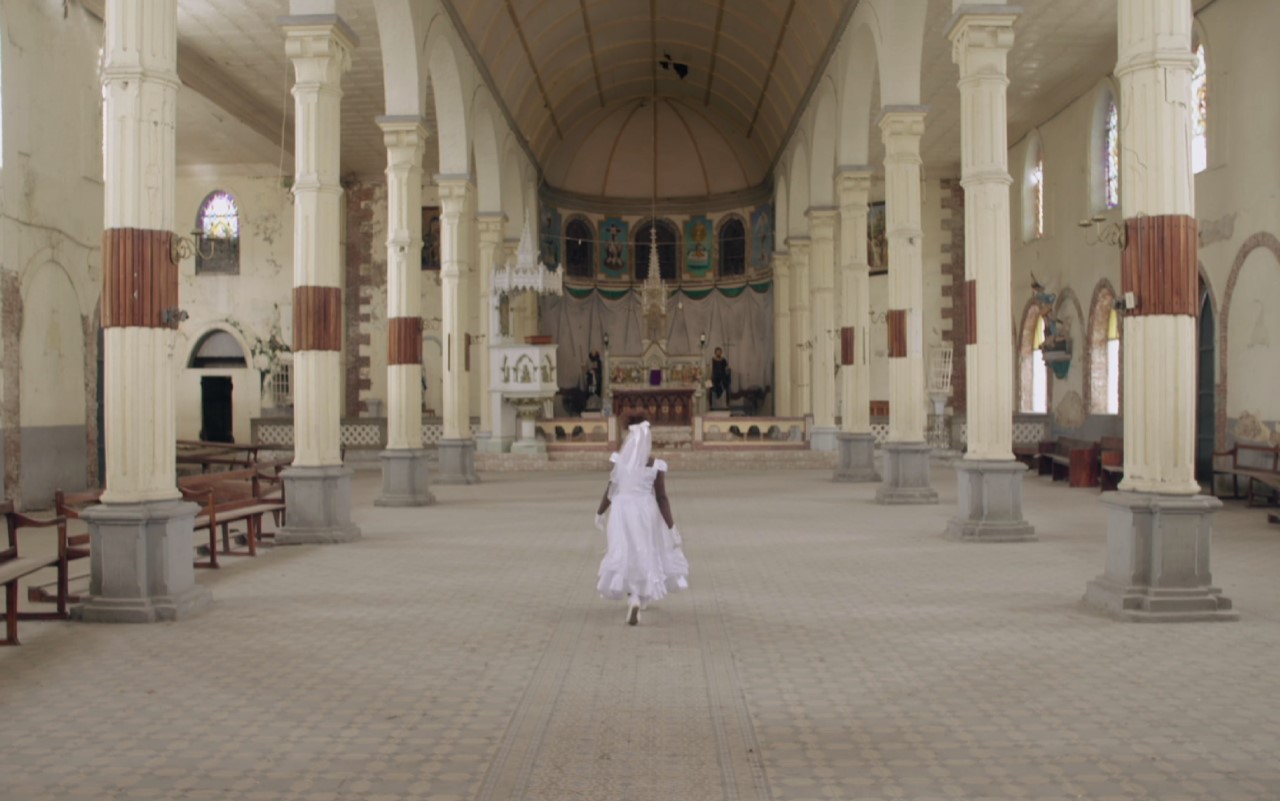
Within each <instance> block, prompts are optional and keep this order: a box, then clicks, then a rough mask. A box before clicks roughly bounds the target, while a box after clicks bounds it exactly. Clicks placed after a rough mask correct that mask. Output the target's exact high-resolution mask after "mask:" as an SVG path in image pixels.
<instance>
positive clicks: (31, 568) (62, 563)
mask: <svg viewBox="0 0 1280 801" xmlns="http://www.w3.org/2000/svg"><path fill="white" fill-rule="evenodd" d="M0 512H3V513H4V518H5V527H6V528H7V529H8V534H9V543H8V544H9V547H7V548H5V549H4V550H2V551H0V584H3V585H4V601H5V614H4V622H5V638H4V639H3V640H0V645H18V644H19V643H18V621H19V620H63V619H65V618H66V617H67V521H66V520H65V519H64V518H61V517H55V518H54V519H52V520H36V519H35V518H33V517H27V516H26V515H23V514H18V513H17V512H15V511H13V504H12V503H10V502H8V501H5V502H4V503H2V504H0ZM53 526H56V527H57V529H58V548H57V552H56V553H54V554H51V555H49V556H21V555H19V553H18V531H20V530H21V529H24V528H50V527H53ZM46 567H56V568H57V570H58V594H57V599H56V603H57V611H56V612H20V611H18V580H19V579H22V578H25V577H27V576H29V575H31V574H32V573H35V572H36V571H38V570H43V569H44V568H46Z"/></svg>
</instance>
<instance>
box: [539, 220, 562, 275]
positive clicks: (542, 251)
mask: <svg viewBox="0 0 1280 801" xmlns="http://www.w3.org/2000/svg"><path fill="white" fill-rule="evenodd" d="M538 237H539V240H538V241H539V243H540V244H539V247H538V253H539V255H540V256H541V258H542V263H543V264H545V265H546V266H548V267H551V268H552V269H555V268H557V267H559V266H560V210H559V209H557V208H555V207H553V206H543V207H542V215H541V218H540V220H539V231H538Z"/></svg>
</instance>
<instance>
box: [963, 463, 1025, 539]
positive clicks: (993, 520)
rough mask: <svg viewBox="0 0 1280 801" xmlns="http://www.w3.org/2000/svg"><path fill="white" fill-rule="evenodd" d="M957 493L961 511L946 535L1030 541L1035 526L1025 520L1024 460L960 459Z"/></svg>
mask: <svg viewBox="0 0 1280 801" xmlns="http://www.w3.org/2000/svg"><path fill="white" fill-rule="evenodd" d="M954 467H955V470H956V490H957V492H956V494H957V496H958V499H959V506H960V514H958V515H957V516H955V517H953V518H951V522H950V523H948V524H947V536H948V537H949V538H951V539H956V540H961V541H964V542H1028V541H1031V540H1035V539H1036V530H1035V528H1034V527H1033V526H1032V525H1031V524H1030V523H1028V522H1027V521H1026V520H1023V519H1022V476H1023V475H1024V474H1025V473H1026V472H1027V466H1026V465H1024V464H1023V463H1022V462H1014V461H1007V462H1006V461H1003V460H1001V461H996V460H986V459H972V460H969V459H959V460H956V462H955V464H954Z"/></svg>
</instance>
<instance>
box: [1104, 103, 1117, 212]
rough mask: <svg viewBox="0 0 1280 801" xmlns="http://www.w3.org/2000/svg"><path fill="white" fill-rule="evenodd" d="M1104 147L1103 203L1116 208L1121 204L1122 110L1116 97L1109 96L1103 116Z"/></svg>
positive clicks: (1110, 207)
mask: <svg viewBox="0 0 1280 801" xmlns="http://www.w3.org/2000/svg"><path fill="white" fill-rule="evenodd" d="M1108 94H1110V93H1108ZM1102 147H1103V150H1102V195H1103V203H1104V204H1105V205H1106V207H1107V208H1109V209H1114V208H1115V207H1116V206H1119V205H1120V111H1119V109H1117V108H1116V101H1115V98H1114V97H1112V98H1109V100H1108V102H1107V113H1106V114H1105V115H1104V116H1103V118H1102Z"/></svg>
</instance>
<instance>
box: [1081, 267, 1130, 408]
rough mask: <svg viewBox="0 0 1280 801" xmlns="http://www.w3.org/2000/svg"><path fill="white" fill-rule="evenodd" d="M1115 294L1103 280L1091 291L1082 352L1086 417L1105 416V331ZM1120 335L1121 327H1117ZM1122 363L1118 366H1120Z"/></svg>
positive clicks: (1113, 304) (1106, 365) (1107, 362)
mask: <svg viewBox="0 0 1280 801" xmlns="http://www.w3.org/2000/svg"><path fill="white" fill-rule="evenodd" d="M1116 297H1117V295H1116V290H1115V287H1114V286H1112V285H1111V281H1109V280H1108V279H1106V278H1103V279H1102V280H1101V281H1099V282H1098V283H1097V285H1096V286H1094V288H1093V297H1092V298H1091V299H1090V300H1089V319H1088V322H1087V323H1086V333H1087V335H1088V340H1087V341H1086V342H1085V348H1084V386H1083V387H1082V389H1083V392H1082V393H1081V394H1082V395H1084V407H1085V409H1087V410H1088V411H1089V413H1090V414H1107V413H1108V412H1107V394H1106V393H1107V374H1108V373H1107V371H1108V369H1109V368H1110V362H1109V360H1108V358H1107V341H1108V339H1107V331H1108V328H1109V324H1110V322H1111V313H1112V312H1113V311H1115V307H1116ZM1121 331H1122V332H1123V327H1121ZM1123 361H1124V360H1123V359H1121V363H1122V364H1123Z"/></svg>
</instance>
